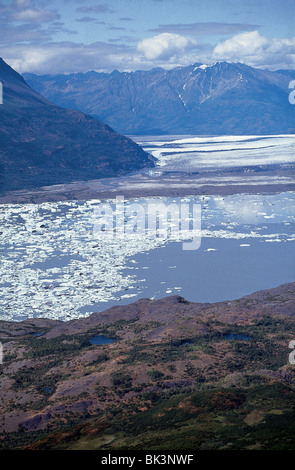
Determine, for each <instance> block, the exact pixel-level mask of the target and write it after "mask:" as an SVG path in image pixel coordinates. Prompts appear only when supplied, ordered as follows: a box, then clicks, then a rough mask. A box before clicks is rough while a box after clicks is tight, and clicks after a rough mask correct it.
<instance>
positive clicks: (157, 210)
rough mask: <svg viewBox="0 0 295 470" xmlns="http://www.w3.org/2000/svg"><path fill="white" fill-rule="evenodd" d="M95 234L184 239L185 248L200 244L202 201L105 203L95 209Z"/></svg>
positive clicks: (121, 201) (195, 248)
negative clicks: (200, 202)
mask: <svg viewBox="0 0 295 470" xmlns="http://www.w3.org/2000/svg"><path fill="white" fill-rule="evenodd" d="M94 220H95V222H94V226H93V233H94V234H95V235H96V236H100V237H101V236H103V237H109V238H123V237H128V238H130V237H132V236H134V237H138V236H145V237H149V238H152V239H159V240H168V239H169V240H172V241H182V242H183V244H182V248H183V250H197V249H198V248H199V247H200V245H201V204H196V203H180V204H176V203H175V202H172V203H170V204H165V203H164V202H163V201H162V200H153V199H151V200H148V202H142V203H140V202H134V201H125V200H124V196H117V197H116V202H115V203H113V204H112V203H102V204H99V205H98V206H97V207H96V208H95V209H94Z"/></svg>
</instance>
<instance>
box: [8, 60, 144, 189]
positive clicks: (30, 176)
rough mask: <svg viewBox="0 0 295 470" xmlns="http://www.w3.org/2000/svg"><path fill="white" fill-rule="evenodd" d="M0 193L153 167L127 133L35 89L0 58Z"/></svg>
mask: <svg viewBox="0 0 295 470" xmlns="http://www.w3.org/2000/svg"><path fill="white" fill-rule="evenodd" d="M0 81H1V82H2V85H3V104H1V105H0V192H3V191H7V190H19V189H26V188H33V187H39V186H44V185H52V184H59V183H66V182H71V181H73V180H74V181H75V180H87V179H96V178H102V177H110V176H117V175H121V174H126V173H128V172H131V171H134V170H138V169H140V168H142V167H144V166H153V159H152V157H151V156H150V155H148V154H147V153H146V152H144V151H143V150H142V149H141V147H139V146H138V145H137V144H136V143H135V142H133V141H132V140H131V139H129V138H128V137H124V136H122V135H119V134H118V133H116V132H115V131H114V130H113V129H111V128H110V127H109V126H108V125H106V124H104V123H103V122H101V121H99V120H97V119H96V118H94V117H92V116H89V115H86V114H84V113H82V112H79V111H76V110H70V109H63V108H61V107H59V106H57V105H55V104H52V103H51V102H49V101H48V100H47V99H46V98H44V97H42V96H40V95H39V94H38V93H37V92H36V91H34V90H33V89H32V88H31V87H30V86H29V85H28V84H27V83H26V82H25V80H24V78H23V77H22V76H21V75H19V74H18V73H17V72H16V71H15V70H13V69H12V68H11V67H10V66H9V65H8V64H7V63H6V62H4V61H3V60H2V59H0Z"/></svg>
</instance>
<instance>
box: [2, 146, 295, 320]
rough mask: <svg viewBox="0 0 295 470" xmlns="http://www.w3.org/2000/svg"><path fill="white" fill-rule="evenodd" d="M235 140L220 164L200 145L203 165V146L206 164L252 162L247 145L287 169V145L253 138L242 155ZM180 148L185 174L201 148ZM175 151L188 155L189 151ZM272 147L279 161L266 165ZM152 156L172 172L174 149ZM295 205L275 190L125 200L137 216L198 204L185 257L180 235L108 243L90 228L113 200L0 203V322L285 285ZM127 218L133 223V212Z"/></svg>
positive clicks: (209, 298) (290, 276)
mask: <svg viewBox="0 0 295 470" xmlns="http://www.w3.org/2000/svg"><path fill="white" fill-rule="evenodd" d="M239 139H240V140H239V142H238V143H237V142H236V141H233V142H231V143H230V145H231V146H232V147H234V149H233V150H230V148H229V142H227V143H226V144H224V146H226V149H225V148H224V147H223V148H222V152H223V154H222V155H219V157H220V158H219V157H218V146H219V147H220V146H221V145H223V144H222V143H221V142H219V143H218V142H216V141H214V142H213V143H212V142H211V144H210V142H207V148H206V149H205V150H206V152H205V150H204V146H205V142H202V146H203V150H204V152H203V153H204V155H202V156H201V157H202V159H203V160H202V162H203V163H202V165H205V163H204V162H205V161H206V159H207V160H208V159H209V158H210V154H209V150H208V146H210V145H212V144H214V148H213V147H212V153H211V157H212V155H214V159H215V160H216V161H217V160H218V158H219V164H220V162H221V160H222V158H224V159H225V158H226V160H225V164H227V162H228V161H229V160H230V159H233V160H234V162H235V164H236V163H237V154H239V152H241V155H244V152H247V151H250V150H251V155H252V154H253V151H254V150H255V145H256V147H257V148H256V151H257V152H258V150H259V152H260V153H259V152H258V155H260V154H261V155H262V157H261V158H262V159H263V160H262V161H263V162H266V160H267V156H266V150H265V149H266V148H267V149H268V150H267V151H268V153H269V155H271V158H270V160H269V161H273V164H277V165H283V164H284V161H286V164H287V163H288V164H289V163H290V156H289V150H290V141H289V139H285V140H284V139H282V138H278V141H277V142H276V141H275V139H274V138H272V139H271V140H270V141H269V142H266V141H264V142H263V145H262V143H261V142H262V139H257V142H256V143H255V139H254V138H252V140H251V142H250V143H249V142H248V144H247V145H248V147H249V146H250V147H251V148H250V149H249V148H248V149H247V148H244V147H245V146H246V147H247V145H246V144H245V142H244V144H243V145H242V143H241V142H242V141H241V138H239ZM248 140H249V139H248ZM146 143H147V142H146ZM275 143H276V144H277V145H275ZM150 144H151V143H150ZM199 144H200V142H199V141H198V143H197V145H199ZM147 145H148V143H147ZM155 145H156V143H155ZM173 145H175V144H173ZM182 145H190V148H189V151H190V153H189V159H190V161H191V163H190V165H189V167H188V168H189V169H193V168H194V165H196V164H197V163H196V162H198V158H199V156H198V152H199V151H200V149H199V150H198V151H197V147H195V153H194V152H193V150H192V148H191V144H189V143H187V144H182ZM179 146H180V144H179V145H178V147H179ZM259 146H260V147H259ZM280 146H281V147H280ZM258 147H259V148H258ZM149 148H152V147H151V146H150V147H149ZM154 148H156V147H155V146H154ZM173 148H174V147H173ZM184 148H185V151H186V152H187V148H188V147H184ZM273 148H274V150H273ZM279 148H281V150H282V152H281V154H280V156H279V157H274V156H273V155H274V152H278V150H279ZM170 150H172V147H171V148H170ZM219 150H220V149H219ZM155 151H157V152H158V154H160V153H161V152H162V153H164V155H163V158H164V159H165V161H166V163H163V162H162V163H161V165H160V167H161V169H163V168H166V169H167V171H168V169H169V168H172V166H173V171H174V170H175V169H176V168H178V170H179V169H180V167H179V165H178V167H177V161H178V159H180V161H181V158H182V157H181V158H180V157H179V156H177V154H176V153H177V152H176V151H175V149H174V153H173V152H172V151H171V152H168V155H165V152H163V150H161V152H160V151H159V149H158V150H155ZM178 151H179V150H178ZM225 153H226V157H225ZM230 153H232V155H231V156H230ZM251 155H250V156H249V158H248V160H247V161H246V160H245V163H247V164H248V165H251V164H252V163H253V159H252V156H251ZM158 156H159V158H161V156H160V155H158ZM201 157H200V158H201ZM250 157H251V158H250ZM212 158H213V157H212ZM244 158H246V157H244ZM269 161H268V163H269ZM251 162H252V163H251ZM256 163H257V159H256ZM210 164H211V163H210ZM165 165H166V167H165ZM171 165H172V166H171ZM229 179H230V178H229ZM122 196H123V195H122ZM294 199H295V195H294V193H293V192H283V193H278V194H263V193H262V194H253V195H251V194H234V195H228V196H216V195H215V196H213V195H212V196H210V195H206V196H201V195H200V196H186V197H158V198H155V197H154V198H152V197H148V198H137V199H135V200H128V201H125V209H126V208H128V207H134V206H132V205H134V204H137V205H138V207H144V208H145V207H147V206H149V205H151V204H155V203H156V204H158V203H162V204H164V205H166V206H168V205H170V204H174V205H175V206H176V207H179V208H180V207H182V206H183V205H187V206H189V207H193V206H194V205H196V206H197V205H199V206H200V208H201V213H200V214H201V217H200V222H201V231H199V232H198V233H199V235H200V242H201V243H200V246H199V248H198V249H195V250H188V251H186V250H184V249H183V243H184V242H185V241H187V240H188V239H187V237H186V235H187V232H186V233H185V232H181V233H180V235H179V239H178V240H175V239H173V237H171V236H169V232H168V231H167V233H166V235H165V234H164V236H163V237H151V236H150V235H151V234H150V233H148V232H147V231H145V232H144V233H132V234H130V233H129V234H126V233H125V234H124V233H123V234H121V235H120V236H118V235H117V234H115V235H116V236H113V235H114V233H111V235H112V236H111V237H110V236H107V235H110V231H100V232H99V231H97V230H95V227H96V225H97V220H98V219H97V211H98V210H100V208H101V206H102V204H103V203H105V204H107V205H108V206H109V207H111V208H112V209H115V207H116V201H114V200H108V201H100V200H90V201H85V202H79V201H68V202H45V203H40V204H2V205H0V220H1V234H0V243H1V247H0V249H1V265H0V279H1V284H0V318H1V319H3V320H17V321H20V320H24V319H26V318H35V317H46V318H54V319H63V320H69V319H74V318H80V317H85V316H88V315H89V314H91V313H92V312H95V311H103V310H105V309H107V308H109V307H111V306H114V305H123V304H128V303H130V302H132V301H135V300H136V299H140V298H143V297H148V298H161V297H164V296H168V295H181V296H183V297H185V298H186V299H187V300H190V301H194V302H217V301H223V300H233V299H236V298H239V297H241V296H243V295H247V294H251V293H253V292H255V291H257V290H261V289H268V288H272V287H276V286H278V285H280V284H283V283H286V282H292V281H294V238H295V237H294V215H295V214H294V207H295V204H294V203H295V200H294ZM126 210H127V209H126ZM131 212H132V211H131ZM132 217H133V219H132ZM130 220H131V225H132V223H133V222H132V220H134V214H133V215H132V214H131V216H130ZM114 231H116V227H115V229H114V230H113V232H114Z"/></svg>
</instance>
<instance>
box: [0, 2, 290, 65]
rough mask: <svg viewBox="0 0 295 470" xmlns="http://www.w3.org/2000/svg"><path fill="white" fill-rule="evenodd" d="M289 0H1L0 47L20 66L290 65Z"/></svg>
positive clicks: (4, 55)
mask: <svg viewBox="0 0 295 470" xmlns="http://www.w3.org/2000/svg"><path fill="white" fill-rule="evenodd" d="M294 16H295V0H255V1H254V0H247V1H246V0H105V1H104V0H102V1H94V0H51V1H49V0H35V1H34V0H2V1H1V0H0V46H1V53H0V55H1V56H2V57H3V59H4V60H6V61H7V62H8V63H9V64H10V65H11V66H13V67H14V68H15V69H16V70H18V71H19V72H20V73H23V72H34V73H40V74H41V73H70V72H86V71H87V70H91V69H94V70H98V71H104V72H111V71H112V70H114V69H118V70H120V71H132V70H148V69H151V68H153V67H164V68H166V69H170V68H173V67H176V66H179V65H189V64H193V63H196V62H201V63H206V64H210V63H214V62H216V61H220V60H227V61H231V62H243V63H246V64H248V65H252V66H255V67H259V68H269V69H273V70H275V69H279V68H288V69H294V68H295V66H294V46H295V39H294V36H295V33H294Z"/></svg>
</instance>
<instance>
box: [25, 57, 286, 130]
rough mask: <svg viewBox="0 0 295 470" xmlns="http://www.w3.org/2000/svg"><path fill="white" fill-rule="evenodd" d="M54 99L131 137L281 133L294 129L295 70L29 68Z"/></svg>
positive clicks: (34, 83)
mask: <svg viewBox="0 0 295 470" xmlns="http://www.w3.org/2000/svg"><path fill="white" fill-rule="evenodd" d="M24 77H25V79H26V81H27V82H28V83H29V84H30V86H31V87H32V88H33V89H35V90H36V91H38V92H39V93H40V94H42V95H43V96H45V97H46V98H48V99H50V100H51V101H52V102H53V103H55V104H57V105H59V106H64V107H66V108H73V109H78V110H80V111H83V112H85V113H88V114H90V115H92V116H94V117H96V118H98V119H101V120H102V121H104V122H106V123H107V124H108V125H110V126H112V127H113V128H114V129H116V131H118V132H122V133H124V134H128V135H140V134H150V135H153V134H155V135H157V134H159V135H161V134H201V135H218V134H219V135H220V134H234V135H237V134H255V135H257V134H280V133H293V132H294V130H295V122H294V107H293V106H292V105H291V104H290V103H289V101H288V95H289V93H290V90H289V88H288V85H289V82H290V81H291V80H292V79H294V78H295V75H294V71H288V70H278V71H269V70H261V69H256V68H253V67H249V66H247V65H244V64H241V63H228V62H217V63H216V64H214V65H211V66H207V65H202V64H199V63H197V64H194V65H191V66H187V67H177V68H174V69H172V70H168V71H167V70H164V69H162V68H155V69H152V70H149V71H136V72H130V73H129V72H118V71H117V70H115V71H113V72H112V73H99V72H96V71H89V72H87V73H75V74H69V75H34V74H28V73H27V74H24Z"/></svg>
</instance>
